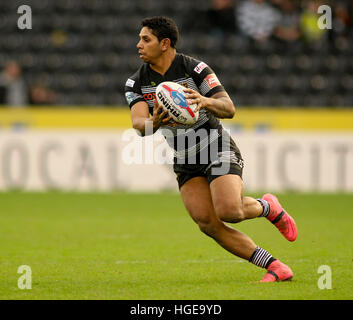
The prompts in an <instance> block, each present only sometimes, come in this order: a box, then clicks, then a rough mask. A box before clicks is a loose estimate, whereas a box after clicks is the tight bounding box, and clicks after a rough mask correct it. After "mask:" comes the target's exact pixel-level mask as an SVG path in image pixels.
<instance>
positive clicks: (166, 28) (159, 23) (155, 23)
mask: <svg viewBox="0 0 353 320" xmlns="http://www.w3.org/2000/svg"><path fill="white" fill-rule="evenodd" d="M141 25H142V27H148V28H149V29H151V30H152V33H153V34H154V35H155V36H156V37H157V38H158V40H159V41H161V40H162V39H165V38H168V39H170V46H171V47H172V48H175V47H176V44H177V42H178V40H179V30H178V27H177V25H176V23H175V22H174V20H173V19H171V18H168V17H164V16H156V17H149V18H145V19H143V20H142V22H141Z"/></svg>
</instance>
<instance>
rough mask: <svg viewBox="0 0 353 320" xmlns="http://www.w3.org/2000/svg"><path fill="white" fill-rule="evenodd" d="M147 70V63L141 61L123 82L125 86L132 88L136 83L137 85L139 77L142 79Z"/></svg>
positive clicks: (139, 80)
mask: <svg viewBox="0 0 353 320" xmlns="http://www.w3.org/2000/svg"><path fill="white" fill-rule="evenodd" d="M146 72H147V63H143V64H142V65H141V66H140V67H139V68H138V69H137V70H136V72H135V73H133V74H132V75H131V76H129V77H128V78H127V80H126V82H125V87H131V88H134V87H135V86H136V85H139V84H140V82H141V79H143V77H144V75H145V74H146Z"/></svg>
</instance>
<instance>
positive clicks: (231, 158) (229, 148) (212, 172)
mask: <svg viewBox="0 0 353 320" xmlns="http://www.w3.org/2000/svg"><path fill="white" fill-rule="evenodd" d="M227 138H228V140H226V141H227V142H226V143H224V139H222V136H221V137H219V138H218V140H216V141H217V142H214V143H211V145H210V146H209V148H208V150H207V153H206V152H204V156H202V153H203V151H204V150H202V151H201V152H200V153H199V154H197V155H196V156H195V157H193V158H191V157H189V158H188V159H186V160H185V161H180V160H179V159H176V158H174V166H173V169H174V172H175V174H176V176H177V181H178V185H179V189H180V188H181V187H182V185H183V184H184V183H185V182H187V181H188V180H190V179H192V178H195V177H205V178H207V180H208V183H211V182H212V181H213V180H214V179H216V178H218V177H221V176H224V175H226V174H235V175H238V176H239V177H242V174H243V167H244V161H243V159H242V156H241V153H240V150H239V148H238V147H237V145H236V144H235V142H234V140H233V139H232V138H231V137H229V136H228V137H227ZM206 154H207V156H208V158H207V159H206V158H205V155H206ZM180 162H185V163H180Z"/></svg>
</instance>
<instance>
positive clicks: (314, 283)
mask: <svg viewBox="0 0 353 320" xmlns="http://www.w3.org/2000/svg"><path fill="white" fill-rule="evenodd" d="M253 196H255V197H256V196H260V195H259V194H255V195H253ZM278 197H279V199H280V201H281V203H282V204H284V206H285V208H286V209H287V210H288V211H289V212H290V213H291V214H292V216H293V217H294V218H295V220H296V222H297V225H298V231H299V232H298V239H297V240H296V241H295V242H293V243H290V242H288V241H286V240H285V239H284V237H283V236H282V235H281V234H280V233H279V232H278V231H277V229H276V228H275V227H274V226H272V225H271V223H269V222H268V221H267V220H266V219H263V218H261V219H254V220H248V221H244V222H242V223H240V224H236V225H233V226H234V227H235V228H236V229H238V230H240V231H242V232H245V233H247V234H248V235H249V236H250V237H251V238H252V239H253V240H254V241H255V242H256V244H257V245H259V246H261V247H263V248H265V249H267V250H268V251H269V252H270V253H272V254H273V256H274V257H278V258H279V259H281V260H282V261H283V262H284V263H287V264H288V265H290V266H291V268H292V269H293V272H294V278H293V280H292V281H290V282H282V283H270V284H261V283H259V282H258V281H259V280H260V279H261V278H262V277H263V275H264V273H265V270H264V269H260V268H258V267H255V266H253V265H252V264H250V263H249V262H247V261H244V260H241V259H240V258H237V257H235V256H233V255H231V254H230V253H228V252H227V251H225V250H224V249H222V248H221V247H219V246H218V244H216V242H214V241H213V240H212V239H210V238H208V237H206V236H205V235H203V234H202V233H201V232H200V231H199V229H198V227H197V226H196V224H195V223H194V222H193V221H192V219H191V218H190V217H189V216H188V214H187V212H186V210H185V209H184V206H183V204H182V201H181V198H180V196H179V195H178V194H174V193H161V194H130V193H124V192H121V193H120V192H117V193H106V194H105V193H88V194H84V193H60V192H48V193H25V192H7V193H0V299H124V300H125V299H128V300H134V299H143V300H144V299H161V300H162V299H168V300H169V299H172V300H183V299H193V300H198V299H215V300H217V299H224V300H239V299H247V300H253V299H295V300H296V299H300V300H301V299H306V300H310V299H332V300H341V299H349V300H351V299H352V298H353V209H352V204H353V195H352V194H331V195H329V194H321V195H320V194H297V193H286V194H280V195H278ZM21 265H28V266H30V268H31V270H32V289H30V290H28V289H27V290H26V289H24V290H21V289H19V288H18V279H19V277H21V274H19V273H17V271H18V267H19V266H21ZM321 265H327V266H329V267H330V269H331V271H332V289H319V287H318V281H319V278H320V277H322V276H324V275H325V274H320V273H318V268H319V267H320V266H321ZM326 275H327V274H326ZM326 283H327V282H326Z"/></svg>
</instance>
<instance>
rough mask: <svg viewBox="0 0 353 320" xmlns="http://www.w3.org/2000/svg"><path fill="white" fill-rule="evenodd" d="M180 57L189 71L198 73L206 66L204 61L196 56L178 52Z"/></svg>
mask: <svg viewBox="0 0 353 320" xmlns="http://www.w3.org/2000/svg"><path fill="white" fill-rule="evenodd" d="M179 55H180V59H182V61H183V62H184V64H185V66H186V67H187V68H188V69H190V71H193V72H196V73H198V74H200V73H201V72H202V71H203V70H204V69H205V68H207V67H208V65H207V63H206V62H205V61H202V60H200V59H198V58H195V57H192V56H189V55H187V54H183V53H180V54H179Z"/></svg>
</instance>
